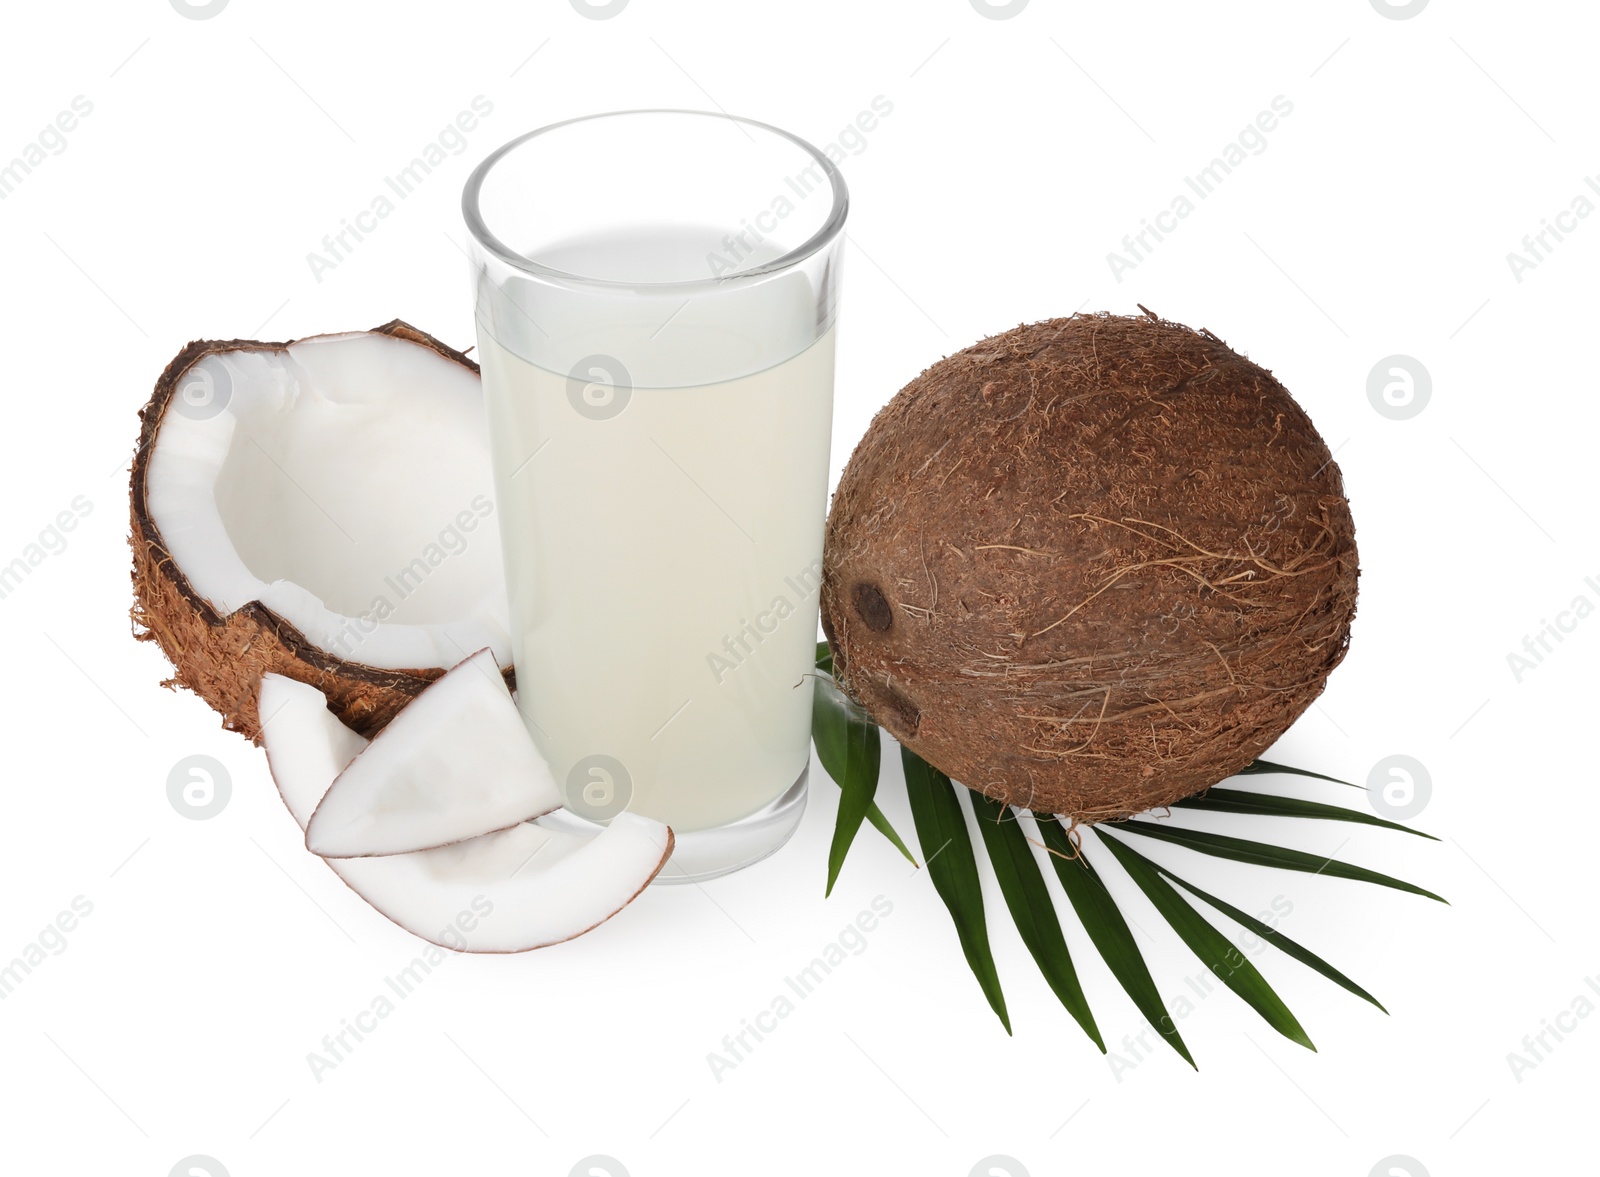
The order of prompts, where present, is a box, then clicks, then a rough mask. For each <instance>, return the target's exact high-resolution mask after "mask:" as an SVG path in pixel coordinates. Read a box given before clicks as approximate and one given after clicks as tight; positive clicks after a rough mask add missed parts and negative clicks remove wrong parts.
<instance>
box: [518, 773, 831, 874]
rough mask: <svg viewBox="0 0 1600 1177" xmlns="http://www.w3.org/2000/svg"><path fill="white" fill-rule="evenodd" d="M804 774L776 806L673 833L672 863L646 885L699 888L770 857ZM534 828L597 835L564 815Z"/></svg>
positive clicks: (796, 807) (794, 824)
mask: <svg viewBox="0 0 1600 1177" xmlns="http://www.w3.org/2000/svg"><path fill="white" fill-rule="evenodd" d="M810 773H811V766H810V765H809V764H808V765H807V766H806V767H805V768H803V769H801V770H800V775H799V776H798V777H796V778H795V782H794V784H792V785H790V786H789V787H788V788H787V789H785V790H784V791H783V794H782V795H781V796H779V797H778V798H777V800H775V801H773V802H772V803H771V804H769V805H766V806H764V807H763V808H761V809H758V810H756V812H754V813H752V814H750V815H749V816H748V817H742V818H740V819H739V820H738V821H733V822H729V823H728V824H727V825H725V826H713V827H712V828H711V829H708V830H691V831H690V832H688V833H685V834H680V833H678V832H677V831H673V835H674V845H673V849H672V857H671V858H670V859H668V860H667V864H666V866H664V867H662V868H661V873H660V874H658V875H656V877H655V881H654V884H652V885H655V886H661V885H663V884H670V883H703V882H705V881H706V880H707V879H715V878H718V877H720V876H722V875H729V874H732V873H733V872H734V871H736V870H743V869H744V868H745V867H747V866H751V865H753V864H755V863H757V862H760V861H761V860H762V859H763V858H766V857H767V856H768V855H769V854H772V853H774V852H775V851H776V850H777V849H778V848H779V847H781V846H782V845H783V844H784V843H785V842H787V841H788V840H789V838H790V836H791V835H792V834H793V833H794V832H795V830H796V829H797V828H798V827H799V825H800V818H801V817H802V816H803V815H804V814H805V811H806V780H807V778H808V777H809V776H810ZM539 824H540V825H543V826H550V827H552V828H558V829H566V830H570V831H571V832H573V833H597V832H599V827H598V826H596V825H595V824H594V823H592V822H590V821H587V820H585V819H584V818H581V817H579V816H578V815H577V814H575V813H572V812H571V811H570V810H564V809H562V810H557V811H556V812H555V813H552V814H550V815H548V816H547V817H541V818H540V819H539Z"/></svg>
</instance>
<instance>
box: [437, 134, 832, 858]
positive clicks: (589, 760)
mask: <svg viewBox="0 0 1600 1177" xmlns="http://www.w3.org/2000/svg"><path fill="white" fill-rule="evenodd" d="M847 203H848V201H847V195H846V191H845V185H844V181H843V179H842V178H841V177H840V175H839V172H838V169H837V168H836V167H834V165H833V163H832V161H831V160H830V159H829V158H828V157H827V156H826V155H825V154H824V153H823V152H821V151H819V150H817V149H816V148H814V147H812V146H810V145H809V144H807V143H805V142H803V141H802V140H800V139H798V138H796V137H795V136H793V135H791V134H788V133H787V132H785V131H781V130H779V129H778V128H776V127H770V126H767V125H765V124H763V123H758V122H752V121H750V120H748V119H739V118H733V117H729V116H726V115H720V114H713V113H706V112H696V111H674V110H641V111H624V112H618V113H612V114H602V115H595V116H592V117H588V118H581V119H574V120H571V121H569V122H564V123H557V124H555V125H553V126H549V127H545V128H543V129H541V130H537V131H534V132H532V133H530V134H527V135H524V136H522V137H521V138H518V139H515V140H513V141H512V142H510V143H508V144H506V145H505V146H504V147H501V148H500V149H499V150H498V151H496V152H494V153H493V154H492V155H490V156H489V157H488V158H487V159H486V160H484V162H483V163H482V164H481V165H480V166H479V167H478V168H477V170H476V171H474V172H473V174H472V177H471V179H470V180H469V181H468V182H467V186H466V191H465V193H464V196H463V200H462V204H463V210H464V213H465V216H466V221H467V226H468V228H469V230H470V231H471V234H472V238H473V251H474V270H475V279H476V296H477V324H478V356H479V360H480V362H481V364H482V366H483V382H484V392H485V397H486V399H487V403H488V412H489V424H490V430H491V435H492V441H493V451H494V464H495V487H496V492H497V506H498V515H499V520H500V528H501V533H502V536H503V539H504V548H505V561H506V580H507V590H508V593H509V597H510V617H511V625H512V650H513V656H514V658H515V662H516V672H517V687H518V705H519V707H520V708H521V711H522V715H523V718H524V719H525V721H526V722H527V725H528V729H529V731H530V732H532V734H533V737H534V739H535V741H536V742H537V743H538V746H539V748H540V750H541V751H542V752H543V753H544V755H545V757H546V758H547V759H548V760H549V762H550V766H551V768H552V770H553V771H554V772H555V774H556V778H557V780H559V781H563V782H565V784H566V791H567V801H568V807H569V810H570V811H572V812H573V813H575V814H577V815H579V818H578V820H587V821H595V822H603V821H605V820H607V819H609V818H610V817H612V816H614V815H615V814H616V813H619V812H621V811H622V810H623V809H633V810H635V811H637V812H639V813H643V814H645V815H647V816H649V817H653V818H656V819H658V820H660V821H664V822H666V823H668V824H669V825H671V826H672V827H673V830H674V832H675V834H676V836H677V849H676V851H675V853H674V856H673V859H672V862H671V863H669V864H668V866H667V869H666V870H664V871H663V872H662V874H661V875H660V876H659V878H660V879H661V880H665V881H684V880H689V879H704V878H710V877H713V876H715V875H719V874H724V873H726V872H728V871H731V870H737V869H738V868H740V867H742V866H746V865H748V864H749V863H752V862H754V861H756V860H758V859H760V858H763V857H765V856H766V855H767V854H770V853H771V852H772V851H773V850H775V849H777V847H779V846H780V845H782V844H783V842H784V841H785V840H786V839H787V838H788V837H789V835H790V834H791V833H792V832H793V830H794V828H795V826H796V824H798V822H799V819H800V815H801V812H802V811H803V809H804V807H805V785H806V773H807V766H808V764H809V761H810V738H811V699H812V689H813V688H812V682H811V679H810V677H809V674H810V672H811V670H812V665H813V661H814V651H815V642H816V631H817V591H818V586H819V584H820V582H821V575H822V530H823V522H824V518H825V515H826V510H827V491H828V468H829V464H828V446H829V437H830V432H831V425H832V412H833V355H834V324H835V320H836V317H837V309H838V298H839V262H840V246H841V243H842V235H843V227H844V221H845V213H846V208H847Z"/></svg>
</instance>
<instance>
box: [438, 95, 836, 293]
mask: <svg viewBox="0 0 1600 1177" xmlns="http://www.w3.org/2000/svg"><path fill="white" fill-rule="evenodd" d="M642 114H670V115H695V116H699V117H703V118H715V119H726V120H728V121H729V122H732V123H738V124H740V125H741V126H743V127H753V128H755V129H757V130H760V131H765V132H767V133H769V134H772V135H777V136H778V137H780V138H782V139H787V140H788V141H789V142H790V143H792V144H794V145H795V146H796V147H798V148H800V149H801V150H802V151H804V152H805V153H806V154H807V155H809V156H810V157H811V158H812V159H814V160H816V162H817V163H818V164H819V165H820V166H821V168H822V172H823V175H825V176H827V178H828V183H829V185H830V187H831V191H832V200H833V205H832V207H831V208H830V209H829V210H828V217H827V219H826V220H825V221H824V222H823V223H822V225H821V227H820V228H818V229H817V231H816V232H815V233H813V234H812V235H811V236H810V237H808V238H807V239H806V240H805V241H803V242H801V243H800V244H799V245H797V246H795V248H793V249H791V250H789V251H788V252H787V253H785V254H784V255H783V256H782V257H778V258H774V259H773V260H772V261H769V262H763V263H762V264H761V265H759V266H752V267H750V268H749V269H748V270H740V271H738V272H737V273H733V274H726V275H712V276H708V277H705V278H689V279H680V280H677V281H667V282H636V281H626V280H617V279H610V278H595V277H590V276H588V275H585V274H574V273H571V272H570V271H567V270H558V269H556V268H555V267H553V266H547V265H544V264H543V263H542V262H536V261H534V260H533V259H532V258H529V257H527V256H525V255H524V254H521V253H519V252H517V251H516V250H514V249H512V248H511V247H510V246H509V245H507V244H506V243H505V242H504V241H502V240H501V239H500V238H499V237H498V236H496V235H495V234H494V233H493V232H492V231H491V230H490V229H489V226H488V225H487V224H486V223H485V221H484V219H483V212H482V210H481V208H480V207H479V197H480V194H481V192H482V190H483V184H484V181H485V180H487V179H488V177H489V173H490V172H492V171H493V170H494V167H495V165H496V164H497V163H499V162H500V161H501V160H502V159H504V158H505V157H506V156H508V155H510V154H511V153H512V152H513V151H515V150H516V149H517V148H519V147H521V146H522V145H523V144H525V143H527V142H528V141H529V140H532V139H536V138H538V137H539V136H541V135H545V134H548V133H549V132H551V131H556V130H559V129H561V128H562V127H570V126H573V125H574V124H577V123H587V122H594V121H596V120H598V119H613V118H626V117H629V116H632V115H642ZM849 208H850V192H849V189H847V188H846V187H845V182H844V175H843V173H841V172H840V171H839V168H838V167H837V165H835V164H834V162H833V161H832V160H831V159H829V158H828V157H827V156H826V155H825V154H823V153H822V152H821V151H819V150H818V149H817V148H816V147H814V146H812V145H811V144H810V143H808V142H807V141H806V140H804V139H802V138H800V136H798V135H796V134H794V133H792V132H790V131H785V130H784V129H783V128H782V127H775V126H773V125H772V124H771V123H763V122H761V121H759V120H757V119H749V118H743V117H741V116H739V115H733V114H727V113H724V112H721V111H714V110H688V109H681V108H676V107H637V108H633V109H629V110H608V111H602V112H600V113H598V114H586V115H580V116H578V117H577V118H570V119H563V120H561V121H560V122H556V123H550V124H548V125H546V126H543V127H538V128H536V129H534V130H532V131H528V132H527V133H525V134H522V135H518V136H517V137H516V138H515V139H512V140H510V141H509V142H507V143H503V144H502V145H501V146H499V147H497V148H495V150H494V151H492V152H490V153H489V155H488V156H486V157H485V158H484V160H483V161H482V162H481V163H479V164H478V166H477V167H475V168H473V169H472V174H471V175H470V176H468V177H467V183H466V187H464V188H463V189H462V192H461V214H462V216H463V218H464V219H465V220H466V223H467V231H468V232H469V233H471V234H472V237H473V239H474V240H475V241H477V243H478V244H479V245H480V246H481V247H483V248H484V249H485V250H487V251H488V252H489V253H491V254H492V255H494V256H495V257H496V258H498V259H499V260H500V261H502V262H504V263H505V264H506V265H508V266H511V267H512V268H513V269H516V270H520V271H522V272H523V273H525V274H531V275H533V276H535V277H539V278H544V279H548V280H551V281H555V282H559V283H562V284H564V285H578V286H603V287H613V288H615V287H621V288H634V289H653V290H664V289H682V290H700V289H714V288H716V287H723V286H728V285H730V284H738V283H742V282H745V281H747V280H749V279H753V278H760V277H763V276H765V275H768V274H773V273H778V272H780V271H783V270H787V269H790V268H792V267H793V266H795V265H796V264H798V263H799V262H802V261H804V260H805V259H806V258H808V257H810V256H812V255H813V254H815V253H817V252H818V251H820V250H822V249H824V248H825V247H826V246H828V245H829V244H830V243H832V241H833V240H834V239H835V238H836V237H838V236H839V234H840V232H841V231H842V230H843V228H844V221H845V215H846V213H848V211H849Z"/></svg>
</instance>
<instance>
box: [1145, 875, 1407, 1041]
mask: <svg viewBox="0 0 1600 1177" xmlns="http://www.w3.org/2000/svg"><path fill="white" fill-rule="evenodd" d="M1156 869H1157V870H1159V871H1160V872H1161V873H1162V874H1163V875H1165V876H1166V877H1167V878H1169V879H1171V880H1172V881H1173V882H1174V883H1176V884H1178V886H1180V887H1182V888H1183V889H1184V890H1185V891H1188V892H1189V893H1190V894H1191V895H1194V896H1196V897H1198V898H1200V899H1204V900H1205V901H1206V902H1207V903H1209V904H1211V906H1212V907H1214V908H1216V909H1217V910H1218V911H1220V912H1221V913H1222V914H1223V915H1225V916H1227V917H1228V918H1229V919H1231V920H1233V921H1234V922H1235V923H1238V924H1242V925H1243V926H1244V927H1246V928H1248V929H1249V930H1250V931H1252V932H1254V933H1255V934H1256V935H1257V936H1260V937H1261V938H1262V939H1263V940H1265V941H1266V942H1267V943H1268V944H1271V945H1272V946H1273V947H1275V948H1278V949H1281V950H1282V951H1283V952H1285V953H1287V954H1288V955H1289V956H1292V957H1294V959H1295V960H1297V961H1299V962H1300V963H1301V964H1304V965H1309V966H1310V967H1311V968H1313V969H1315V970H1316V971H1317V972H1319V973H1321V974H1322V975H1323V976H1324V977H1327V978H1328V980H1330V981H1332V982H1333V983H1334V984H1335V985H1339V986H1341V987H1342V988H1345V989H1348V990H1349V991H1350V992H1351V993H1354V994H1355V995H1356V996H1357V997H1359V998H1361V999H1362V1000H1363V1001H1370V1002H1372V1004H1373V1005H1375V1006H1377V1007H1378V1008H1379V1009H1383V1003H1382V1002H1381V1001H1379V1000H1378V999H1377V998H1376V997H1374V996H1372V994H1370V993H1368V992H1367V991H1366V990H1365V989H1363V988H1362V987H1361V986H1360V985H1357V984H1356V983H1355V982H1354V981H1352V980H1351V979H1350V978H1349V977H1347V976H1345V975H1344V974H1343V973H1341V972H1340V971H1339V970H1338V969H1336V968H1334V967H1333V966H1332V965H1331V964H1329V963H1328V962H1327V961H1325V960H1323V959H1322V958H1321V957H1320V956H1318V955H1317V954H1316V953H1315V952H1312V951H1311V950H1310V949H1309V948H1306V947H1304V946H1302V945H1300V944H1298V943H1296V942H1295V941H1293V940H1291V939H1289V937H1287V936H1285V935H1284V934H1283V933H1282V932H1280V931H1278V930H1277V929H1275V928H1273V927H1272V926H1270V925H1269V924H1265V923H1263V922H1261V921H1260V920H1258V919H1256V917H1255V916H1253V915H1248V914H1246V913H1245V912H1243V911H1240V910H1239V909H1238V908H1237V907H1235V906H1233V904H1231V903H1228V902H1225V901H1224V900H1221V899H1218V898H1217V897H1216V896H1215V895H1211V894H1208V893H1207V892H1205V891H1202V890H1201V889H1200V888H1199V887H1196V886H1195V885H1194V884H1193V883H1186V882H1184V881H1183V880H1182V879H1180V878H1179V877H1178V876H1177V875H1175V874H1173V873H1172V872H1171V871H1169V870H1168V869H1167V868H1166V867H1164V866H1160V865H1159V864H1158V865H1157V867H1156ZM1383 1012H1384V1013H1388V1012H1389V1011H1388V1010H1386V1009H1383Z"/></svg>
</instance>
